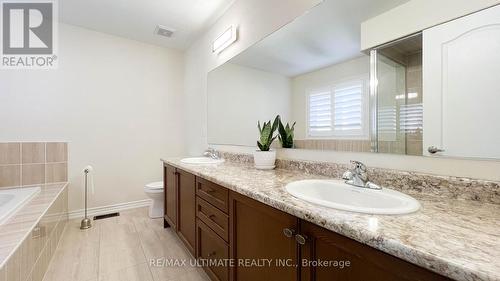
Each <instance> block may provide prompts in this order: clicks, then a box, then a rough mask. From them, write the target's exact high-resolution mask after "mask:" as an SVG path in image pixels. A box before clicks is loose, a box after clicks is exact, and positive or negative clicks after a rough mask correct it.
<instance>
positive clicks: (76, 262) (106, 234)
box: [43, 208, 209, 281]
mask: <svg viewBox="0 0 500 281" xmlns="http://www.w3.org/2000/svg"><path fill="white" fill-rule="evenodd" d="M120 214H121V215H120V216H119V217H114V218H108V219H103V220H98V221H93V227H92V228H90V229H87V230H80V229H79V226H80V220H79V219H78V220H71V221H69V222H68V225H67V226H66V229H65V231H64V234H63V235H62V237H61V240H60V242H59V245H58V247H57V250H56V252H55V253H54V257H53V258H52V261H51V262H50V264H49V267H48V269H47V272H46V273H45V277H44V279H43V280H44V281H115V280H116V281H184V280H186V281H187V280H189V281H207V280H209V278H208V277H207V275H206V274H205V272H203V269H201V268H197V267H193V266H190V265H189V259H192V256H191V255H190V254H189V253H188V251H187V249H186V248H185V247H184V245H183V244H182V242H181V241H180V240H179V238H177V236H176V235H175V233H174V232H173V231H172V230H171V229H170V228H167V229H164V228H163V219H150V218H149V217H148V215H147V208H139V209H133V210H127V211H124V212H120ZM162 258H166V259H179V260H187V261H188V262H187V265H185V266H158V264H156V265H155V264H153V263H151V259H162Z"/></svg>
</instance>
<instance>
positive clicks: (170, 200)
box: [163, 165, 196, 255]
mask: <svg viewBox="0 0 500 281" xmlns="http://www.w3.org/2000/svg"><path fill="white" fill-rule="evenodd" d="M163 182H164V185H165V186H164V191H163V192H164V197H165V201H164V202H165V205H164V206H165V207H164V213H165V216H164V225H163V226H164V227H168V226H171V227H173V228H174V229H175V230H176V231H177V235H178V236H179V238H180V239H181V240H182V242H184V244H185V245H186V247H187V248H188V250H189V251H190V252H191V254H193V255H194V254H195V244H196V197H195V194H196V177H195V176H194V175H192V174H190V173H188V172H185V171H183V170H180V169H177V168H175V167H172V166H170V165H164V167H163Z"/></svg>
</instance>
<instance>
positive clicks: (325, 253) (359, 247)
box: [298, 221, 450, 281]
mask: <svg viewBox="0 0 500 281" xmlns="http://www.w3.org/2000/svg"><path fill="white" fill-rule="evenodd" d="M299 235H301V238H302V237H303V238H304V240H301V239H298V241H300V242H304V243H303V245H301V246H300V259H301V267H300V280H301V281H335V280H339V281H344V280H373V281H426V280H429V281H431V280H432V281H439V280H450V279H448V278H445V277H443V276H440V275H438V274H435V273H432V272H430V271H428V270H425V269H423V268H420V267H418V266H415V265H413V264H410V263H408V262H406V261H403V260H401V259H398V258H396V257H393V256H391V255H389V254H386V253H384V252H381V251H379V250H376V249H374V248H372V247H369V246H366V245H364V244H362V243H359V242H357V241H354V240H352V239H349V238H347V237H344V236H342V235H339V234H337V233H335V232H332V231H329V230H327V229H324V228H322V227H319V226H317V225H314V224H312V223H309V222H305V221H301V222H300V234H299Z"/></svg>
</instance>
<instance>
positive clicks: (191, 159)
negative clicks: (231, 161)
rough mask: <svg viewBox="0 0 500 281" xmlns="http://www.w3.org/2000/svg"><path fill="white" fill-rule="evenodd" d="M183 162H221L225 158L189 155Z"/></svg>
mask: <svg viewBox="0 0 500 281" xmlns="http://www.w3.org/2000/svg"><path fill="white" fill-rule="evenodd" d="M181 162H182V163H185V164H202V165H203V164H219V163H223V162H224V159H213V158H209V157H189V158H184V159H181Z"/></svg>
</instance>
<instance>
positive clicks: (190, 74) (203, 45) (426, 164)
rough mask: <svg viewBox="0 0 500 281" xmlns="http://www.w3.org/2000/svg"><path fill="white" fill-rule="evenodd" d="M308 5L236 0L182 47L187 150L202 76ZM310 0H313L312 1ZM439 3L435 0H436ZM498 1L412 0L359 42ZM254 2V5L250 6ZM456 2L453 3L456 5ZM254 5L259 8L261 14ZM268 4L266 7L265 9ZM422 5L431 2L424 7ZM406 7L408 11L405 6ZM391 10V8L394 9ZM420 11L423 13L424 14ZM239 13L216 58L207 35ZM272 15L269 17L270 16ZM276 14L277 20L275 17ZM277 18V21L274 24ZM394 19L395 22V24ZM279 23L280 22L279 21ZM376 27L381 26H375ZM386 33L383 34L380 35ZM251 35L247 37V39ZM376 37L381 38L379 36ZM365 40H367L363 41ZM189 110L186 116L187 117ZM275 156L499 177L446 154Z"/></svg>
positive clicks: (201, 143) (201, 97)
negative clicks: (236, 27) (237, 27)
mask: <svg viewBox="0 0 500 281" xmlns="http://www.w3.org/2000/svg"><path fill="white" fill-rule="evenodd" d="M272 2H273V3H278V2H280V3H283V2H289V1H272ZM307 2H308V5H306V4H302V5H290V6H291V8H290V9H288V7H287V9H278V8H277V7H278V6H277V5H276V4H274V5H271V6H268V5H269V4H268V3H269V1H260V0H259V1H249V0H248V1H245V0H239V1H237V2H236V3H235V5H234V6H233V7H232V8H231V9H230V10H229V11H228V13H226V14H225V15H224V16H223V17H222V19H221V20H219V22H218V23H217V24H216V26H215V27H214V28H212V29H211V30H210V31H209V32H208V33H207V34H206V35H205V36H203V37H202V38H201V39H200V40H199V41H198V42H197V43H196V44H194V45H193V46H192V47H191V48H190V49H189V51H188V53H187V56H186V80H185V85H186V92H185V94H186V102H187V103H186V108H187V110H186V113H187V114H188V118H186V120H187V122H188V124H189V125H190V126H191V125H192V127H191V128H189V129H188V131H187V144H188V151H189V153H190V154H192V155H199V154H200V153H201V150H202V149H204V148H206V146H207V142H206V127H205V126H204V125H203V124H205V123H206V122H204V121H202V122H201V124H200V122H197V121H196V120H197V119H198V120H205V118H206V111H205V104H206V102H205V100H206V77H207V73H208V71H209V70H210V69H212V68H213V67H214V66H216V65H219V64H221V63H223V62H225V61H226V60H227V59H229V58H230V57H232V56H234V55H235V54H237V53H239V52H241V51H242V50H244V49H246V48H247V47H248V46H249V45H250V44H249V42H255V41H258V40H259V39H261V38H263V37H264V36H265V35H266V34H268V33H269V32H271V31H273V30H275V29H276V28H278V27H279V26H280V25H282V24H284V23H286V22H288V21H290V20H291V19H293V18H294V17H295V16H298V15H300V14H301V13H302V12H303V11H305V10H307V9H308V8H309V7H311V6H313V5H314V4H315V2H316V1H307ZM313 2H314V3H313ZM437 2H440V3H437ZM494 2H498V1H487V0H480V1H467V0H460V1H455V0H446V1H430V0H413V1H411V3H410V4H405V5H410V6H405V7H406V8H402V9H403V10H404V12H403V14H401V15H398V13H399V12H397V11H398V10H397V9H398V8H396V10H391V11H389V12H388V13H389V16H390V15H392V16H394V17H395V18H393V21H391V20H389V19H388V18H386V20H385V21H382V22H385V25H382V24H381V25H380V26H379V27H377V28H376V29H375V30H371V31H370V32H376V33H373V34H372V36H373V38H375V39H370V40H369V41H367V39H364V41H363V42H364V43H363V44H364V46H368V45H369V44H373V42H378V41H377V40H379V41H380V40H382V41H383V40H388V39H387V38H392V37H395V36H396V37H395V38H397V37H400V36H401V35H404V34H403V33H406V32H408V30H411V29H415V28H416V27H419V28H420V27H423V26H425V25H428V24H430V22H434V24H435V23H436V19H438V20H439V19H441V20H444V18H443V17H441V16H439V15H440V14H444V15H445V16H444V17H445V18H448V19H449V18H450V17H451V18H452V17H458V16H461V15H463V14H465V13H470V12H472V11H474V10H477V9H480V8H482V7H484V6H487V5H490V4H493V3H494ZM253 3H255V6H253V5H254V4H253ZM457 3H458V4H457ZM452 4H457V7H454V8H452V9H449V12H447V13H443V10H447V7H448V6H452ZM248 5H249V6H251V8H252V9H250V10H251V11H249V12H248V13H244V11H245V6H248ZM258 7H261V9H262V11H261V13H260V14H259V13H257V11H259V9H258ZM268 7H269V8H268ZM412 7H414V8H415V10H414V11H413V13H414V14H412V11H411V10H410V9H409V8H412ZM425 7H435V9H431V10H430V11H427V10H426V9H424V8H425ZM409 10H410V11H409ZM284 11H289V12H290V13H286V14H285V13H284ZM395 11H396V12H395ZM425 13H428V15H426V14H425ZM239 16H241V19H242V20H241V22H240V24H241V25H242V29H241V32H242V34H241V36H242V38H245V40H243V41H240V42H237V44H235V45H234V46H232V47H231V48H232V49H230V50H229V52H225V53H223V54H222V56H221V57H219V58H217V57H216V56H214V55H213V54H211V53H210V40H212V39H213V38H214V36H215V34H217V33H218V32H220V30H222V29H223V28H224V27H225V26H226V25H227V24H229V23H230V22H232V21H233V19H236V18H238V17H239ZM425 17H428V18H429V19H430V20H428V22H427V20H426V24H425V23H424V24H423V23H422V22H421V19H422V18H425ZM271 18H272V19H271ZM278 19H280V20H278ZM403 20H405V21H407V22H408V23H405V24H403V26H407V25H408V26H410V27H411V28H408V27H405V28H401V29H399V28H398V27H397V26H398V25H400V24H401V22H403ZM252 22H258V23H259V24H257V25H252V24H251V23H252ZM280 22H281V23H280ZM395 22H397V24H395ZM279 23H280V24H279ZM380 28H382V29H380ZM363 30H364V32H365V33H366V32H367V28H366V26H364V28H363ZM380 30H383V32H381V31H380ZM385 33H387V34H388V36H385V35H381V34H385ZM249 38H251V39H249ZM381 38H382V39H381ZM367 42H371V43H369V44H368V43H367ZM191 114H192V116H190V115H191ZM217 147H218V148H220V149H225V150H228V151H233V152H251V151H252V150H254V149H255V148H254V147H239V146H217ZM278 155H279V157H282V158H289V159H305V160H318V161H330V162H337V163H348V161H349V160H350V159H357V160H360V161H364V162H365V163H366V164H367V165H369V166H373V167H381V168H389V169H397V170H407V171H417V172H423V173H429V174H436V175H451V176H464V177H472V178H481V179H490V180H500V173H498V171H499V170H500V161H480V160H465V159H452V158H437V157H436V158H434V157H418V156H406V155H394V154H377V153H349V152H335V151H312V150H291V149H287V150H281V151H279V154H278Z"/></svg>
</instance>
